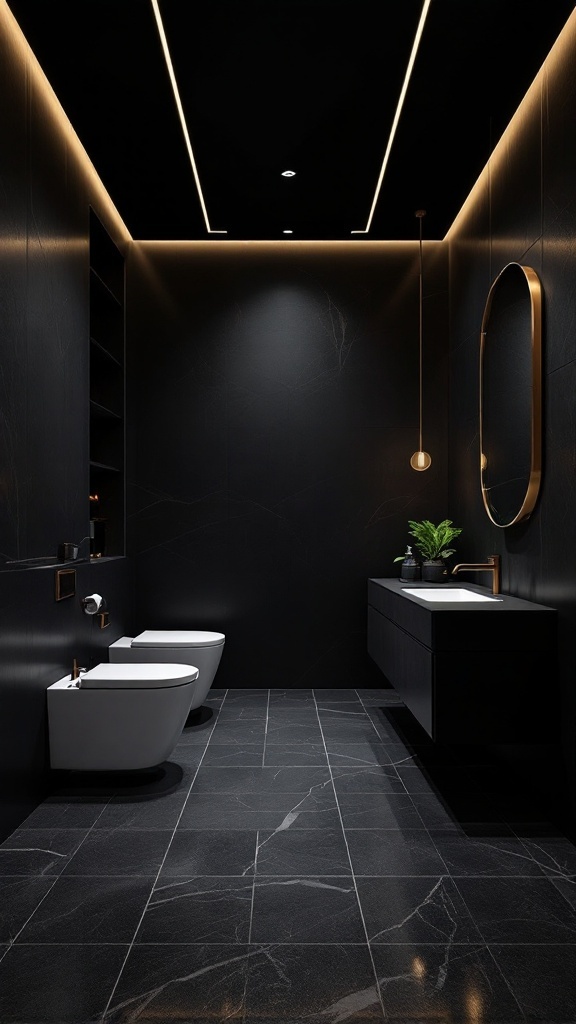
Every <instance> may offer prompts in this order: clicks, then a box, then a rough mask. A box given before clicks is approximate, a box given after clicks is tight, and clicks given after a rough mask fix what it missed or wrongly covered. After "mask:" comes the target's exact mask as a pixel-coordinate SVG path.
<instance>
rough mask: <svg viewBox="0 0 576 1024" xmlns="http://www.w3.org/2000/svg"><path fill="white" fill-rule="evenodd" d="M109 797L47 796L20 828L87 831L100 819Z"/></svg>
mask: <svg viewBox="0 0 576 1024" xmlns="http://www.w3.org/2000/svg"><path fill="white" fill-rule="evenodd" d="M109 799H110V798H109V797H105V798H104V799H102V800H97V801H91V800H89V799H86V798H83V797H76V798H74V799H57V798H54V797H47V798H46V799H45V800H44V801H43V802H42V803H41V804H39V805H38V807H36V808H35V809H34V810H33V811H32V813H31V814H29V815H28V817H27V818H26V819H25V820H24V821H23V822H22V824H21V825H20V828H34V829H36V828H49V829H56V828H78V829H82V830H83V831H85V832H87V831H88V829H89V828H91V827H92V825H93V824H94V822H95V821H97V820H98V818H99V817H100V815H101V814H102V811H103V810H104V809H105V807H106V804H107V803H108V800H109Z"/></svg>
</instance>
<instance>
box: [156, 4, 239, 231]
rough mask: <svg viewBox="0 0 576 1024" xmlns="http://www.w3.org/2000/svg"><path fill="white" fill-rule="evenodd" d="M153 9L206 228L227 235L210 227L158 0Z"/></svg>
mask: <svg viewBox="0 0 576 1024" xmlns="http://www.w3.org/2000/svg"><path fill="white" fill-rule="evenodd" d="M151 2H152V9H153V11H154V17H155V19H156V26H157V28H158V33H159V35H160V42H161V43H162V49H163V51H164V59H165V61H166V67H167V68H168V74H169V75H170V81H171V83H172V91H173V93H174V99H175V100H176V108H177V110H178V116H179V118H180V124H181V126H182V132H183V134H184V141H185V143H186V149H187V150H188V156H189V158H190V163H191V165H192V173H193V174H194V181H195V182H196V188H197V189H198V198H199V199H200V205H201V207H202V213H203V215H204V223H205V224H206V230H207V231H208V233H209V234H210V235H227V234H228V232H227V231H216V230H215V229H214V228H211V227H210V221H209V219H208V211H207V209H206V203H205V202H204V196H203V194H202V186H201V184H200V178H199V176H198V169H197V167H196V161H195V159H194V153H193V151H192V143H191V142H190V135H189V134H188V126H187V124H186V118H185V117H184V108H183V107H182V101H181V99H180V93H179V91H178V83H177V82H176V75H175V74H174V66H173V64H172V58H171V56H170V50H169V49H168V40H167V39H166V33H165V31H164V25H163V23H162V16H161V14H160V7H159V6H158V0H151Z"/></svg>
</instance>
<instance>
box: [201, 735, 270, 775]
mask: <svg viewBox="0 0 576 1024" xmlns="http://www.w3.org/2000/svg"><path fill="white" fill-rule="evenodd" d="M263 757H264V740H263V739H262V740H261V741H260V742H259V743H245V744H244V746H243V747H239V746H237V745H236V744H226V743H209V744H208V748H207V750H206V753H205V754H204V757H203V758H202V767H203V768H226V767H233V766H237V767H239V768H260V767H262V760H263Z"/></svg>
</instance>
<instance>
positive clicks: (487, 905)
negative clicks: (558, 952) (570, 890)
mask: <svg viewBox="0 0 576 1024" xmlns="http://www.w3.org/2000/svg"><path fill="white" fill-rule="evenodd" d="M455 884H456V885H457V886H458V889H459V891H460V893H461V895H462V897H463V899H464V901H465V903H466V906H467V907H468V909H469V911H470V913H471V914H472V916H473V918H474V920H475V921H476V924H477V925H478V928H479V930H480V933H481V935H482V937H483V939H484V940H485V941H486V942H493V943H500V942H513V943H517V942H534V943H537V944H544V943H555V942H559V943H564V942H572V943H576V912H575V911H574V910H573V908H572V907H571V906H570V905H569V903H568V902H567V901H566V900H565V899H564V897H563V896H562V894H561V893H559V892H558V890H557V889H556V888H555V887H554V885H553V884H552V883H551V882H550V881H549V880H548V879H547V878H542V877H540V878H512V877H508V878H457V879H456V880H455ZM575 955H576V949H575Z"/></svg>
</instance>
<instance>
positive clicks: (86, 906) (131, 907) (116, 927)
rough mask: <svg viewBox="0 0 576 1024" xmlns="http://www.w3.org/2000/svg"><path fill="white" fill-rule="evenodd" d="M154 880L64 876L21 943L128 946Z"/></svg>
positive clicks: (41, 907)
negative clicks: (118, 944) (83, 943)
mask: <svg viewBox="0 0 576 1024" xmlns="http://www.w3.org/2000/svg"><path fill="white" fill-rule="evenodd" d="M152 884H153V879H152V878H148V879H143V878H131V877H127V876H123V877H122V876H118V875H115V876H109V877H105V878H102V877H89V878H85V877H82V878H74V877H67V876H61V877H60V878H58V879H56V882H55V884H54V886H53V888H52V889H51V890H50V892H49V893H48V895H47V896H46V898H45V899H44V900H43V901H42V903H41V904H40V906H39V907H38V909H37V911H36V913H35V914H34V915H33V916H32V917H31V919H30V920H29V922H28V924H27V925H26V927H25V928H24V929H23V931H22V932H21V934H20V935H19V937H18V942H19V943H21V942H25V943H30V942H49V943H54V942H60V943H66V942H96V943H98V942H113V943H114V942H116V943H117V942H121V943H124V942H127V943H130V942H131V941H132V939H133V938H134V933H135V931H136V928H137V927H138V923H139V921H140V918H141V916H142V912H143V910H144V907H145V906H146V901H147V900H148V897H149V895H150V892H151V889H152Z"/></svg>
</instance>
